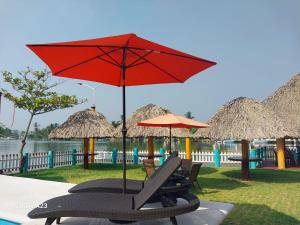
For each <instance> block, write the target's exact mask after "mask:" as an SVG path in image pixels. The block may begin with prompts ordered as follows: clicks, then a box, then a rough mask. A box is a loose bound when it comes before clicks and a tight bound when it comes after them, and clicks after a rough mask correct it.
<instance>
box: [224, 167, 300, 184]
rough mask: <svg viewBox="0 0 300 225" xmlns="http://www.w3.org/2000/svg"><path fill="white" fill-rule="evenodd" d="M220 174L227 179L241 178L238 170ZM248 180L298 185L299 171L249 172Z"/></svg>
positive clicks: (263, 170) (257, 170)
mask: <svg viewBox="0 0 300 225" xmlns="http://www.w3.org/2000/svg"><path fill="white" fill-rule="evenodd" d="M222 174H223V175H225V176H227V177H229V178H234V179H240V178H241V171H240V170H231V171H225V172H222ZM250 180H252V181H258V182H266V183H299V182H300V171H291V170H266V169H256V170H250Z"/></svg>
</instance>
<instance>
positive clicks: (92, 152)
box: [89, 138, 95, 163]
mask: <svg viewBox="0 0 300 225" xmlns="http://www.w3.org/2000/svg"><path fill="white" fill-rule="evenodd" d="M89 146H90V162H91V163H94V162H95V138H90V139H89Z"/></svg>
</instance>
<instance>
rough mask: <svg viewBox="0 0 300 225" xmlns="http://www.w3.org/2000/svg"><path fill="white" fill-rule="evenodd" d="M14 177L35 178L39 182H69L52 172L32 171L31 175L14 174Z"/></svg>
mask: <svg viewBox="0 0 300 225" xmlns="http://www.w3.org/2000/svg"><path fill="white" fill-rule="evenodd" d="M13 176H16V177H27V178H33V179H38V180H49V181H57V182H65V183H66V182H68V181H67V180H66V179H65V177H64V176H58V175H57V174H56V173H53V172H51V171H48V172H47V171H43V173H40V172H39V171H32V172H29V173H22V174H14V175H13Z"/></svg>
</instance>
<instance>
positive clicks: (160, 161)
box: [159, 148, 165, 166]
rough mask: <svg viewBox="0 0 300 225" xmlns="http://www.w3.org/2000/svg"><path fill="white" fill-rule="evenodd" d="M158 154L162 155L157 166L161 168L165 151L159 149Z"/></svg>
mask: <svg viewBox="0 0 300 225" xmlns="http://www.w3.org/2000/svg"><path fill="white" fill-rule="evenodd" d="M159 154H161V155H162V157H160V158H159V165H160V166H162V165H163V164H164V162H165V149H164V148H160V149H159Z"/></svg>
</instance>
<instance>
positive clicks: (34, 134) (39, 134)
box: [28, 123, 59, 140]
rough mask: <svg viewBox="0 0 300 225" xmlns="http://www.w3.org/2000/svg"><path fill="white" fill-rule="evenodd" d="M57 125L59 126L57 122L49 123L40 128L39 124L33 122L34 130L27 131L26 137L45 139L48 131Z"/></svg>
mask: <svg viewBox="0 0 300 225" xmlns="http://www.w3.org/2000/svg"><path fill="white" fill-rule="evenodd" d="M58 126H59V124H58V123H51V124H50V125H48V126H46V127H45V128H42V129H40V128H39V124H38V123H34V124H33V127H34V130H33V131H30V132H29V134H28V138H29V139H32V140H47V139H48V135H49V134H50V132H51V131H52V130H54V129H55V128H57V127H58Z"/></svg>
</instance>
